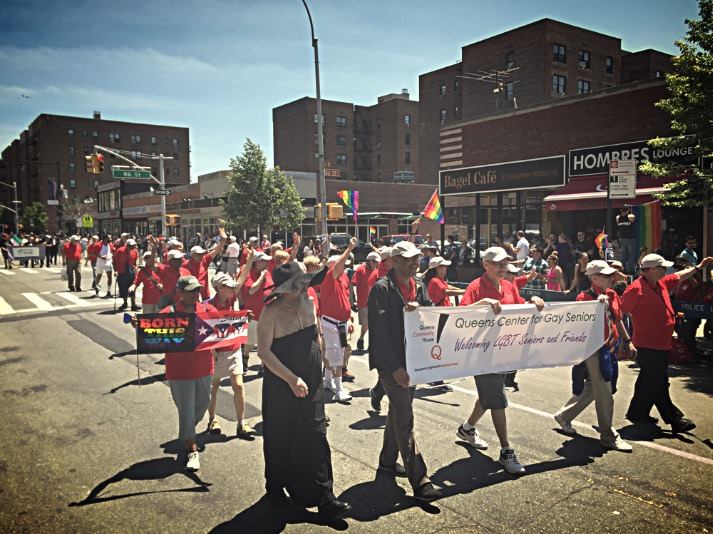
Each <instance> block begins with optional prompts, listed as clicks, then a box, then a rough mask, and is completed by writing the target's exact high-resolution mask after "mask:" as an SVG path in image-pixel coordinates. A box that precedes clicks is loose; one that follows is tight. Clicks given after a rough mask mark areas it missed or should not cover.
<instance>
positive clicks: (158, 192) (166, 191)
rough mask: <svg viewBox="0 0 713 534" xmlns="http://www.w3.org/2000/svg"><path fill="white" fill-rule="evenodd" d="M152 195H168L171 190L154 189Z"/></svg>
mask: <svg viewBox="0 0 713 534" xmlns="http://www.w3.org/2000/svg"><path fill="white" fill-rule="evenodd" d="M153 194H154V195H163V196H166V195H170V194H171V190H170V189H156V191H154V192H153Z"/></svg>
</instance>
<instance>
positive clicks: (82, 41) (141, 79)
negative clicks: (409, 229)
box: [0, 0, 698, 180]
mask: <svg viewBox="0 0 713 534" xmlns="http://www.w3.org/2000/svg"><path fill="white" fill-rule="evenodd" d="M308 2H309V5H310V8H311V10H312V16H313V17H314V20H315V25H316V31H317V37H318V38H319V44H320V60H321V74H322V95H323V98H328V99H333V100H342V101H347V102H355V103H358V104H372V103H375V102H376V98H377V96H379V95H382V94H386V93H391V92H398V91H400V90H401V89H402V88H408V89H409V90H410V92H411V97H412V98H418V75H419V74H421V73H424V72H428V71H429V70H433V69H434V68H439V67H442V66H445V65H448V64H451V63H454V62H456V61H458V60H459V59H460V47H461V46H463V45H465V44H468V43H472V42H475V41H478V40H480V39H483V38H486V37H489V36H492V35H495V34H497V33H500V32H502V31H505V30H508V29H511V28H515V27H517V26H520V25H523V24H526V23H528V22H532V21H534V20H538V19H540V18H543V17H550V18H554V19H557V20H561V21H563V22H568V23H571V24H575V25H577V26H583V27H586V28H589V29H592V30H596V31H599V32H602V33H606V34H609V35H613V36H617V37H620V38H621V39H622V47H623V48H624V49H625V50H630V51H636V50H641V49H645V48H655V49H658V50H662V51H664V52H668V53H672V54H673V53H676V51H677V48H676V47H675V45H674V43H673V41H674V40H675V39H679V38H681V37H682V36H683V35H684V34H685V31H686V25H685V23H684V19H686V18H697V13H698V10H697V3H696V1H695V0H617V1H612V0H566V1H563V0H552V1H548V0H539V1H536V0H410V1H408V0H400V1H397V0H308ZM312 61H313V56H312V48H311V43H310V37H309V25H308V21H307V16H306V13H305V11H304V8H303V6H302V2H301V0H143V1H136V0H92V1H88V0H2V1H1V2H0V150H2V148H4V147H5V146H7V144H8V143H10V142H11V141H12V139H13V138H15V137H17V136H18V135H19V133H20V132H21V131H22V130H23V129H24V128H26V127H27V126H28V125H29V124H30V122H31V121H32V120H33V119H34V118H35V117H36V116H37V115H39V114H40V113H52V114H60V115H77V116H84V117H91V114H92V111H93V110H100V111H101V112H102V117H103V118H105V119H114V120H122V121H136V122H147V123H158V124H170V125H176V126H187V127H189V128H190V142H191V150H192V152H191V163H192V169H191V177H192V179H193V180H195V179H196V177H197V176H198V175H199V174H203V173H206V172H212V171H215V170H218V169H222V168H226V167H227V165H228V161H229V159H230V158H231V157H233V156H235V155H236V154H238V153H240V151H241V147H242V144H243V142H244V140H245V138H246V137H250V138H251V139H253V140H254V141H256V142H258V143H259V144H260V145H261V146H262V147H263V150H264V151H265V153H266V154H267V156H268V161H269V162H271V161H272V108H273V107H275V106H278V105H281V104H284V103H286V102H289V101H291V100H294V99H297V98H300V97H302V96H314V66H313V63H312ZM22 95H25V96H29V97H30V98H24V97H23V96H22Z"/></svg>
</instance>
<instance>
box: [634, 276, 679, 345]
mask: <svg viewBox="0 0 713 534" xmlns="http://www.w3.org/2000/svg"><path fill="white" fill-rule="evenodd" d="M678 282H679V278H678V275H677V274H676V273H672V274H667V275H666V276H664V277H663V278H661V280H659V281H658V282H657V283H656V285H655V286H654V287H652V286H651V284H649V283H648V282H647V281H646V280H645V279H644V278H643V277H639V278H637V279H636V280H634V281H633V282H632V283H631V285H630V286H629V287H627V288H626V290H625V291H624V294H623V295H622V297H621V311H622V312H623V313H627V314H629V315H631V320H632V323H633V335H632V338H633V340H634V346H636V347H642V348H646V349H654V350H670V349H671V336H672V335H673V328H674V326H675V325H676V319H675V313H674V311H673V306H672V305H671V299H670V298H669V296H668V294H669V292H670V291H672V290H673V289H675V288H676V286H677V285H678Z"/></svg>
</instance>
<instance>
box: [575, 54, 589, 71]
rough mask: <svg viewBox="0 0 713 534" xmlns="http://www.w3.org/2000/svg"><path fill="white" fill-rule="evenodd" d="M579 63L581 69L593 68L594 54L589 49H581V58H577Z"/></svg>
mask: <svg viewBox="0 0 713 534" xmlns="http://www.w3.org/2000/svg"><path fill="white" fill-rule="evenodd" d="M577 65H578V66H579V68H580V69H591V68H592V56H591V54H590V53H589V50H580V51H579V59H578V60H577Z"/></svg>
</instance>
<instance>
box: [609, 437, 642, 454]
mask: <svg viewBox="0 0 713 534" xmlns="http://www.w3.org/2000/svg"><path fill="white" fill-rule="evenodd" d="M602 445H603V446H604V447H605V448H607V449H610V450H612V451H620V452H633V450H634V448H633V447H632V446H631V445H630V444H629V443H627V442H626V441H624V440H623V439H621V437H619V436H617V437H616V439H615V440H614V441H602Z"/></svg>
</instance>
